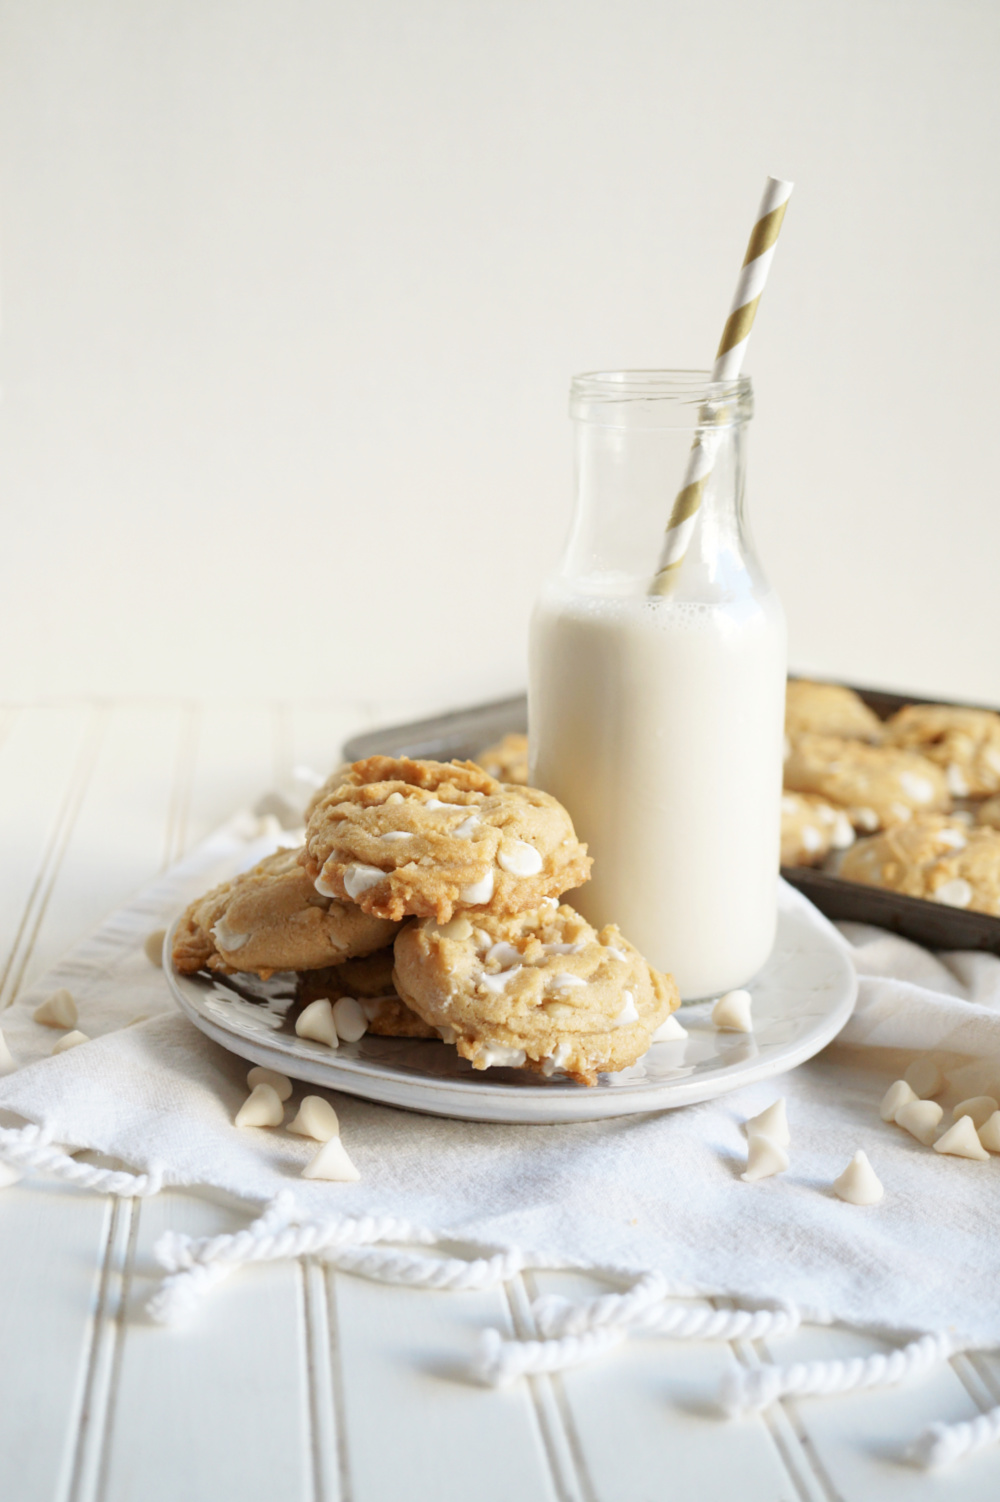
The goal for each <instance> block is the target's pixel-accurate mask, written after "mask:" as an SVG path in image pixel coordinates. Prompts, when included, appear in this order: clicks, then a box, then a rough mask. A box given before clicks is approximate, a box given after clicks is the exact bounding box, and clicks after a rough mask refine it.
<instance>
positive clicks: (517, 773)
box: [476, 730, 528, 787]
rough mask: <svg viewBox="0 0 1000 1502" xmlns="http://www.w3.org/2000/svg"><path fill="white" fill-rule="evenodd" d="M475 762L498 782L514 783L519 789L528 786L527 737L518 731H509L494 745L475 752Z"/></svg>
mask: <svg viewBox="0 0 1000 1502" xmlns="http://www.w3.org/2000/svg"><path fill="white" fill-rule="evenodd" d="M476 761H477V763H478V765H479V766H481V767H482V768H483V770H484V771H485V772H488V773H489V774H490V776H491V777H495V778H496V779H497V781H498V782H516V783H518V784H519V785H520V786H521V787H526V786H527V785H528V737H527V736H526V735H522V733H521V732H520V731H519V730H513V731H511V732H510V734H509V735H505V736H504V738H503V740H500V741H497V743H496V745H494V746H487V747H486V749H485V750H484V751H479V752H477V754H476Z"/></svg>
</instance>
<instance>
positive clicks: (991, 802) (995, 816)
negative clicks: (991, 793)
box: [976, 797, 1000, 829]
mask: <svg viewBox="0 0 1000 1502" xmlns="http://www.w3.org/2000/svg"><path fill="white" fill-rule="evenodd" d="M976 823H977V824H989V825H990V826H991V827H992V828H993V829H1000V797H998V798H987V800H986V802H985V803H980V805H979V807H978V808H977V809H976Z"/></svg>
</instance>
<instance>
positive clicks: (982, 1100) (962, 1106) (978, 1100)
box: [951, 1095, 1000, 1132]
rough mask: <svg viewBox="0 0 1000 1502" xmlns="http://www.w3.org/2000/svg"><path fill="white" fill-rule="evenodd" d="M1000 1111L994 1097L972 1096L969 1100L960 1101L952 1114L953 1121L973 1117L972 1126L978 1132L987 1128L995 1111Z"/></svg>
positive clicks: (999, 1106)
mask: <svg viewBox="0 0 1000 1502" xmlns="http://www.w3.org/2000/svg"><path fill="white" fill-rule="evenodd" d="M997 1110H1000V1105H998V1103H997V1102H996V1101H995V1100H994V1099H993V1097H992V1095H971V1096H970V1097H969V1099H968V1100H962V1101H959V1103H958V1105H957V1106H956V1107H955V1109H954V1110H953V1111H952V1113H951V1119H952V1121H958V1120H959V1118H960V1117H962V1116H971V1117H972V1124H973V1126H974V1127H975V1128H976V1131H977V1132H978V1130H979V1128H980V1127H981V1126H985V1125H986V1123H987V1122H988V1121H989V1119H990V1117H991V1116H992V1115H993V1112H994V1111H997Z"/></svg>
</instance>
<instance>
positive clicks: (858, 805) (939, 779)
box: [785, 735, 951, 833]
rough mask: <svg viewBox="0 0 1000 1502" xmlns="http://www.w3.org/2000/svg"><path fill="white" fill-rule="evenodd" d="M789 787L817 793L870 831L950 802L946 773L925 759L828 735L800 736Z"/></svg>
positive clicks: (793, 750)
mask: <svg viewBox="0 0 1000 1502" xmlns="http://www.w3.org/2000/svg"><path fill="white" fill-rule="evenodd" d="M785 787H786V788H788V789H790V790H791V791H792V792H798V793H818V794H819V795H820V796H821V797H823V798H826V799H828V800H829V801H830V802H831V803H833V804H835V805H836V806H837V807H838V808H843V809H845V810H846V812H847V816H848V818H849V819H850V820H851V823H852V824H853V825H854V826H855V828H856V829H861V830H864V831H865V832H866V833H872V832H874V831H875V830H877V829H880V828H885V827H888V826H890V825H893V824H902V823H905V822H906V820H907V819H910V818H912V816H913V815H914V814H915V813H932V812H937V811H939V810H940V811H943V810H946V809H948V808H949V807H950V806H951V799H950V797H949V795H948V787H947V784H946V782H945V777H944V773H943V772H942V770H941V768H940V767H939V766H936V765H935V763H934V762H932V761H928V760H927V758H926V757H924V756H918V755H917V754H916V752H913V751H902V750H900V749H899V748H898V747H895V746H868V745H865V743H864V742H863V741H856V740H839V739H836V738H835V737H833V736H829V735H801V736H799V738H798V740H796V741H795V742H794V743H793V745H792V748H791V752H790V754H789V756H788V759H787V761H786V762H785Z"/></svg>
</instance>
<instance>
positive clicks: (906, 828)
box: [839, 815, 1000, 916]
mask: <svg viewBox="0 0 1000 1502" xmlns="http://www.w3.org/2000/svg"><path fill="white" fill-rule="evenodd" d="M839 874H840V875H841V876H843V877H844V878H845V879H846V880H848V881H860V882H864V883H865V884H866V885H868V886H876V887H887V888H889V889H890V890H891V891H893V892H902V893H905V894H906V895H907V896H909V897H926V898H930V899H931V900H932V901H934V902H943V903H946V904H947V905H948V906H949V907H961V908H967V909H968V910H969V911H970V912H975V913H993V914H994V915H996V916H1000V830H996V829H990V828H985V827H982V826H980V827H979V828H973V829H970V828H968V827H967V826H964V825H962V824H958V823H956V821H955V820H954V819H946V818H942V817H940V816H934V815H930V816H924V817H918V818H915V819H912V820H911V821H910V822H909V823H908V824H901V825H899V826H897V827H896V828H895V829H888V830H886V831H885V833H884V834H880V835H877V836H876V837H875V838H874V839H869V840H859V841H858V843H857V844H856V845H855V846H854V848H853V849H852V850H849V851H848V852H847V854H846V855H845V856H844V859H843V862H842V864H841V867H840V872H839Z"/></svg>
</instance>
